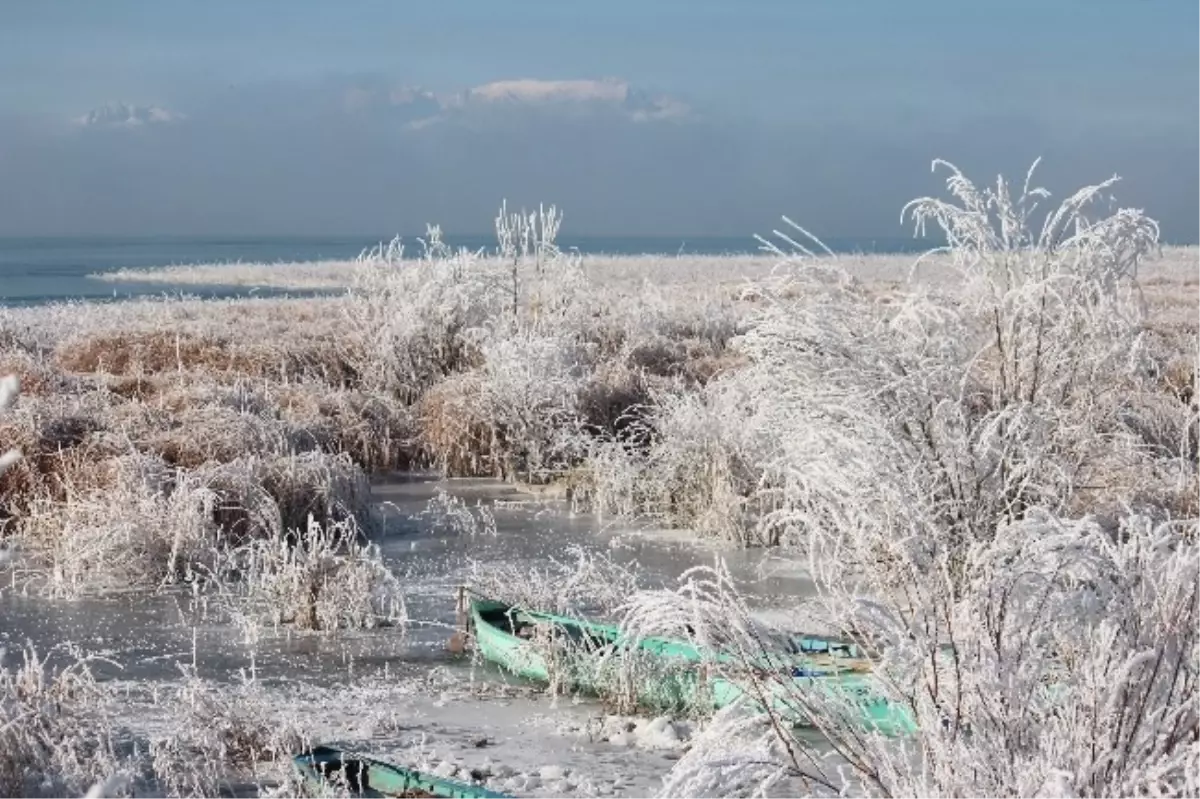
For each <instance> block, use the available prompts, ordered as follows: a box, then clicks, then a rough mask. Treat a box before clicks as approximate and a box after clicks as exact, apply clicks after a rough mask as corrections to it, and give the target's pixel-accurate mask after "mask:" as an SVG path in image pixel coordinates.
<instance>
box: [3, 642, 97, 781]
mask: <svg viewBox="0 0 1200 799" xmlns="http://www.w3.org/2000/svg"><path fill="white" fill-rule="evenodd" d="M0 654H2V652H0ZM107 700H108V697H107V695H106V693H105V691H104V689H103V688H102V687H101V686H100V685H99V684H98V683H97V682H96V680H95V678H94V677H93V676H92V673H91V670H90V668H89V663H88V661H86V660H84V659H82V658H79V657H76V658H75V659H74V661H73V662H71V663H69V664H68V665H66V666H62V667H51V666H49V665H48V664H47V661H46V659H45V658H43V657H40V656H39V655H38V654H37V652H35V651H34V650H33V649H32V648H26V649H25V650H24V651H23V652H22V656H21V661H20V665H18V666H16V667H13V666H11V665H0V794H3V795H5V796H68V795H80V794H82V793H83V792H85V791H86V790H88V788H90V787H91V786H92V785H93V784H95V783H96V782H98V781H101V780H104V779H105V778H107V777H109V776H110V775H112V774H113V773H114V772H116V771H117V769H118V766H119V762H118V757H117V755H116V753H115V749H114V746H113V726H112V723H111V721H110V720H109V718H108V716H107V714H106V710H105V705H106V703H107Z"/></svg>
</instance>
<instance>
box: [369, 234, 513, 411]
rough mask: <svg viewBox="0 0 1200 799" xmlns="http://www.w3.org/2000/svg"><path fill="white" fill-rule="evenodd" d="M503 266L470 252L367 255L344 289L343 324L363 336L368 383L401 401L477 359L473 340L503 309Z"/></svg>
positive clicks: (481, 337)
mask: <svg viewBox="0 0 1200 799" xmlns="http://www.w3.org/2000/svg"><path fill="white" fill-rule="evenodd" d="M503 280H504V274H503V272H502V271H501V270H500V268H499V266H498V264H496V263H495V262H494V261H489V260H487V259H485V258H482V257H481V256H479V255H478V254H476V253H472V252H470V251H467V250H461V251H459V252H457V253H454V254H452V255H443V254H442V253H441V252H440V251H438V252H436V253H431V254H430V255H428V257H425V258H421V259H418V260H404V261H391V260H368V261H367V262H366V263H365V264H364V267H363V271H362V273H361V276H360V277H359V278H358V279H357V282H356V284H355V287H354V288H353V289H352V297H353V298H354V299H355V302H354V303H353V304H352V306H351V308H350V309H349V312H348V314H347V318H346V324H347V328H348V329H349V330H350V331H351V333H352V334H353V335H355V336H357V337H358V338H359V339H360V340H361V341H362V342H363V350H362V352H363V361H362V363H360V364H358V365H357V366H358V369H359V372H360V374H361V375H362V377H363V379H364V381H365V382H366V384H367V385H368V386H369V387H372V388H380V389H387V390H389V391H392V392H395V393H396V394H398V395H399V396H401V397H402V398H404V399H406V400H407V401H410V402H411V401H413V400H415V399H417V398H418V397H419V396H420V395H421V394H422V393H423V392H424V391H425V390H426V389H427V388H428V387H429V386H431V385H433V384H434V383H435V382H437V381H438V380H440V379H441V378H443V377H445V376H446V375H449V374H452V373H454V372H456V371H459V370H462V369H464V368H467V367H468V366H469V365H470V364H472V363H474V362H475V361H476V360H477V355H476V347H477V346H478V343H479V342H480V341H482V340H484V339H485V338H486V337H487V334H488V331H489V330H490V329H491V326H492V324H493V322H494V320H495V319H497V318H498V317H499V316H500V315H501V314H502V313H503V309H504V303H505V299H506V297H505V289H504V285H503Z"/></svg>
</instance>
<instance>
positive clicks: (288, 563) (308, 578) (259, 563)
mask: <svg viewBox="0 0 1200 799" xmlns="http://www.w3.org/2000/svg"><path fill="white" fill-rule="evenodd" d="M298 533H299V535H273V536H270V537H266V538H258V539H255V540H253V541H250V542H248V543H247V544H245V545H244V546H243V547H241V548H239V549H238V550H236V551H234V552H232V553H230V556H229V557H228V559H227V560H226V561H225V562H224V563H223V564H222V569H223V570H225V571H226V572H230V571H235V572H236V575H237V579H236V580H231V581H226V583H225V585H226V588H225V593H226V595H227V597H228V598H230V599H231V601H232V609H233V610H234V611H235V613H236V614H237V616H238V617H239V618H240V619H242V620H243V621H244V623H246V624H248V625H250V626H251V627H252V628H254V629H257V628H260V627H267V628H269V627H279V626H281V625H285V626H289V627H292V628H295V629H299V630H313V631H333V630H347V629H370V628H374V627H380V626H389V627H390V626H401V627H403V626H404V625H405V623H406V622H407V614H406V610H405V604H404V590H403V585H402V584H401V583H400V581H399V580H398V579H397V578H396V576H395V575H394V574H393V573H392V572H391V570H390V569H388V568H387V566H386V565H385V564H384V563H383V560H382V558H381V555H380V552H379V548H378V546H377V545H375V544H371V543H366V542H364V541H363V539H362V534H361V532H360V531H359V530H358V528H357V527H356V526H355V525H354V524H353V523H351V522H340V523H336V522H335V523H326V524H320V523H318V522H316V521H315V520H313V519H312V518H310V519H309V522H308V525H307V527H306V528H305V529H303V530H301V531H298Z"/></svg>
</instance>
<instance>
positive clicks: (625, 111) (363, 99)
mask: <svg viewBox="0 0 1200 799" xmlns="http://www.w3.org/2000/svg"><path fill="white" fill-rule="evenodd" d="M338 94H339V96H338V97H337V98H336V100H337V106H339V110H340V111H341V112H343V113H345V114H347V115H363V114H377V115H385V116H387V117H389V118H392V119H394V120H395V121H397V122H400V123H402V124H404V125H405V126H407V127H411V128H422V127H427V126H429V125H434V124H438V123H441V122H446V121H450V120H455V119H466V118H470V117H472V116H475V115H479V114H489V115H491V114H496V113H518V114H519V113H522V112H528V113H533V112H538V113H550V114H556V115H563V116H571V117H577V116H580V115H589V114H594V115H607V116H616V117H619V118H624V119H626V120H628V121H632V122H651V121H659V120H678V119H684V118H687V117H689V116H691V115H692V113H693V112H692V110H691V109H690V108H689V107H688V105H687V104H686V103H684V102H683V101H681V100H679V99H677V98H673V97H670V96H667V95H664V94H655V93H652V92H648V91H645V90H643V89H640V88H637V87H634V86H631V85H630V84H629V83H628V82H627V81H624V80H619V79H616V78H606V79H603V80H538V79H530V78H527V79H518V80H503V81H496V82H493V83H485V84H482V85H480V86H474V87H471V88H468V89H464V90H461V91H456V92H451V93H445V94H438V93H435V92H431V91H428V90H426V89H423V88H420V87H411V86H395V87H388V86H381V85H369V86H357V85H351V86H346V87H339V89H338ZM188 118H189V117H188V116H187V115H185V114H182V113H180V112H178V111H174V110H170V109H166V108H162V107H159V106H156V105H134V104H130V103H124V102H116V103H109V104H107V105H104V106H101V107H99V108H95V109H93V110H91V111H89V112H88V113H86V114H84V115H82V116H79V117H76V118H75V119H74V120H73V121H74V122H75V124H76V125H78V126H81V127H87V128H109V129H120V128H140V127H145V126H153V125H170V124H176V123H180V122H183V121H186V120H187V119H188Z"/></svg>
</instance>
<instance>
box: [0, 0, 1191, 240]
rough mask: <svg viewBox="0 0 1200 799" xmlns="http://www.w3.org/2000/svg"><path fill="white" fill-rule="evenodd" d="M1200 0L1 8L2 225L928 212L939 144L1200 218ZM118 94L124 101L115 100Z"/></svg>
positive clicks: (879, 222)
mask: <svg viewBox="0 0 1200 799" xmlns="http://www.w3.org/2000/svg"><path fill="white" fill-rule="evenodd" d="M1198 75H1200V9H1198V5H1197V4H1196V3H1195V2H1190V1H1189V0H1144V1H1143V2H1132V0H1055V2H1044V1H1043V0H1037V1H1033V0H1009V1H1008V2H1004V3H989V4H985V3H977V2H962V1H961V0H915V1H914V2H911V3H898V2H895V0H882V1H880V0H856V1H855V2H834V1H833V0H827V1H825V2H818V1H817V0H813V1H812V2H795V0H779V1H778V2H771V1H769V0H757V1H756V0H739V2H729V0H726V1H725V2H711V1H710V0H657V1H652V0H638V1H637V2H634V1H633V0H606V1H605V2H603V3H600V2H596V3H584V2H581V1H580V2H563V1H562V0H555V1H552V2H541V1H540V0H539V1H536V2H535V1H534V0H527V1H524V2H522V1H520V0H514V2H504V3H498V2H495V0H461V1H460V2H455V3H449V2H444V0H443V1H441V2H422V1H421V0H406V1H405V2H390V1H389V2H370V1H369V0H358V1H357V2H354V3H335V2H332V1H329V2H307V1H306V0H291V1H290V2H286V3H285V2H282V1H280V2H269V1H268V0H263V1H262V2H244V1H238V0H207V1H206V2H204V3H163V2H150V0H147V1H146V2H125V1H124V0H105V2H103V3H97V2H88V1H87V0H78V1H77V2H71V0H55V2H44V0H29V1H26V0H5V2H3V3H0V236H58V235H120V236H126V235H304V234H312V235H359V234H362V235H364V236H378V235H383V234H390V233H393V232H398V233H414V232H421V231H423V230H424V226H425V224H426V223H439V224H441V225H442V227H443V228H444V229H445V230H447V231H452V232H459V233H481V232H486V231H488V230H490V229H491V225H492V221H491V220H492V219H493V217H494V216H495V211H496V209H497V208H498V206H499V204H500V201H501V200H502V199H507V200H508V203H509V205H510V206H514V205H516V206H520V205H529V206H535V205H537V204H538V203H547V204H550V203H553V204H557V205H558V206H559V207H560V208H562V209H563V211H564V215H565V221H564V228H563V229H564V233H566V232H570V233H573V234H575V235H639V236H645V235H663V236H679V235H690V236H696V235H703V234H710V235H721V236H742V235H745V236H747V237H748V236H750V235H751V234H753V233H755V232H765V231H768V230H770V229H771V228H772V227H774V226H775V225H776V223H777V220H778V219H779V217H780V215H783V214H786V215H787V216H789V217H790V218H792V219H794V220H796V221H798V222H800V223H801V224H803V225H804V226H805V227H806V228H808V229H809V230H811V231H813V232H814V233H816V234H817V235H821V236H827V237H837V238H845V237H861V238H873V237H879V238H886V237H899V236H904V235H907V234H909V233H910V232H911V231H910V230H908V229H907V228H905V227H903V226H902V225H901V220H900V209H901V208H902V206H903V205H904V203H905V202H906V201H907V200H909V199H911V198H913V197H914V196H918V195H926V194H933V193H938V192H940V191H941V190H942V189H943V180H942V177H941V176H939V175H936V174H931V172H930V164H931V161H932V160H933V159H934V158H943V159H946V160H949V161H951V162H953V163H955V164H957V165H958V166H960V167H961V168H963V170H964V171H965V172H966V173H967V174H968V175H969V176H971V177H974V178H975V179H976V180H977V181H979V182H991V181H993V180H994V179H995V176H996V175H997V173H1000V172H1003V173H1004V174H1005V175H1007V176H1010V177H1012V178H1013V179H1014V181H1016V182H1019V179H1020V178H1023V176H1024V174H1025V171H1026V169H1027V167H1028V166H1029V164H1030V163H1031V162H1032V161H1033V160H1034V159H1035V158H1037V157H1039V156H1040V157H1042V158H1043V161H1042V166H1041V168H1040V170H1039V173H1038V174H1039V175H1040V176H1041V180H1040V182H1041V183H1042V184H1043V185H1045V186H1046V188H1048V189H1049V190H1050V191H1051V192H1052V193H1053V194H1054V196H1057V197H1063V196H1066V195H1068V194H1070V193H1072V192H1073V191H1074V190H1076V189H1077V188H1079V187H1080V186H1082V185H1085V184H1087V183H1093V182H1098V181H1100V180H1103V179H1106V178H1108V177H1110V176H1112V175H1113V174H1118V175H1120V176H1121V177H1122V182H1121V183H1120V184H1118V186H1117V188H1116V189H1115V192H1114V193H1115V194H1116V199H1117V202H1118V204H1119V205H1122V206H1133V207H1139V208H1144V209H1145V210H1146V211H1147V212H1148V213H1149V214H1150V215H1151V216H1153V217H1155V218H1157V219H1159V220H1160V222H1161V223H1162V229H1163V235H1164V238H1165V239H1167V240H1171V241H1184V242H1195V241H1196V240H1197V236H1198V227H1200V202H1198V196H1200V178H1198V175H1200V156H1198V153H1200V121H1198V120H1200V77H1198ZM105 109H107V110H105Z"/></svg>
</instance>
